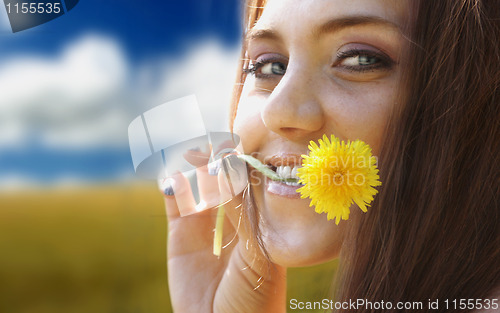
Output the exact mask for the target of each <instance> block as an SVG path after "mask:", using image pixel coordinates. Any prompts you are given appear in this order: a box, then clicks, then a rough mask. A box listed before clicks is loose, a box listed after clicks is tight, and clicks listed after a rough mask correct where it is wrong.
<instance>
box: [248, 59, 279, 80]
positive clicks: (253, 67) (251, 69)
mask: <svg viewBox="0 0 500 313" xmlns="http://www.w3.org/2000/svg"><path fill="white" fill-rule="evenodd" d="M269 63H282V64H285V63H283V59H281V58H275V57H269V58H264V59H262V60H259V61H256V62H255V63H253V64H249V66H248V67H247V68H244V69H243V72H244V73H246V74H250V75H254V76H255V77H256V78H271V77H273V76H276V75H274V74H262V73H259V72H258V71H259V70H260V69H261V68H262V67H263V66H264V65H267V64H269ZM285 67H286V64H285Z"/></svg>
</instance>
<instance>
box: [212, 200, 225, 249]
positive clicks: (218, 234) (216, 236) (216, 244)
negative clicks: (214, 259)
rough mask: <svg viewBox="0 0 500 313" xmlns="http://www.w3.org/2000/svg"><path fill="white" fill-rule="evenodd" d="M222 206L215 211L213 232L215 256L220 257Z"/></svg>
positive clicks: (222, 220) (222, 223)
mask: <svg viewBox="0 0 500 313" xmlns="http://www.w3.org/2000/svg"><path fill="white" fill-rule="evenodd" d="M224 214H225V210H224V206H223V205H221V206H220V207H219V209H218V210H217V219H216V221H215V232H214V250H213V253H214V255H215V256H218V257H220V254H221V250H222V231H223V230H224Z"/></svg>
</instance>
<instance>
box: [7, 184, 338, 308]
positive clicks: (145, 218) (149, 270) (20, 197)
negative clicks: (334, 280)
mask: <svg viewBox="0 0 500 313" xmlns="http://www.w3.org/2000/svg"><path fill="white" fill-rule="evenodd" d="M165 235H166V220H165V214H164V209H163V201H162V197H161V195H159V193H158V192H157V189H156V187H155V185H153V184H151V185H121V186H120V185H116V186H94V187H85V188H78V189H60V190H53V189H47V190H38V191H29V192H22V193H21V192H10V193H6V192H4V193H0V281H1V283H0V312H2V313H35V312H36V313H59V312H61V313H63V312H64V313H143V312H144V313H146V312H147V313H156V312H162V313H168V312H171V309H170V301H169V298H168V286H167V271H166V263H165V259H166V236H165ZM335 265H336V263H335V262H333V263H330V264H326V265H321V266H316V267H312V268H304V269H291V270H290V271H289V281H288V287H289V288H288V297H289V298H296V299H298V300H299V301H306V300H308V301H313V300H317V301H320V300H321V299H322V298H323V297H326V296H328V294H327V288H328V286H329V284H330V281H331V277H332V275H333V271H334V268H335ZM293 312H297V311H293ZM307 312H313V311H307Z"/></svg>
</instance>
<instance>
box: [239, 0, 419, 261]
mask: <svg viewBox="0 0 500 313" xmlns="http://www.w3.org/2000/svg"><path fill="white" fill-rule="evenodd" d="M408 11H409V9H408V5H407V2H406V1H403V0H270V1H268V4H267V5H266V7H265V9H264V13H263V15H262V17H261V18H260V19H259V21H258V22H257V23H256V25H255V26H254V27H253V28H252V30H251V31H250V32H249V33H248V36H247V40H248V57H249V58H250V59H251V65H250V69H249V70H250V72H252V74H251V75H249V76H248V78H247V80H246V82H245V88H244V91H243V94H242V97H241V101H240V103H239V107H238V115H237V117H236V120H235V128H234V130H235V132H236V133H237V134H238V135H240V137H241V139H242V143H243V148H244V151H245V153H247V154H248V153H252V154H253V155H254V156H256V157H257V158H259V159H260V160H261V161H262V162H263V163H266V164H269V165H270V166H272V168H273V169H275V170H277V171H278V172H279V173H280V174H281V175H286V174H283V173H291V174H293V173H295V171H294V167H298V166H300V164H301V159H300V155H301V154H307V152H308V149H307V147H308V143H309V141H311V140H315V141H317V139H319V138H320V137H322V135H323V134H326V135H328V136H329V135H331V134H333V135H335V136H336V137H339V138H340V139H341V140H348V139H349V140H356V139H360V140H363V141H365V142H366V143H367V144H369V145H370V146H371V147H372V149H373V152H374V154H375V155H378V153H379V151H380V144H381V141H382V139H383V136H384V133H383V131H384V127H385V125H386V122H387V120H388V116H389V114H390V112H391V110H392V108H393V107H394V105H396V103H395V102H396V97H397V92H398V83H399V80H400V67H399V65H398V63H399V61H400V60H399V58H400V53H401V49H402V47H403V43H404V39H403V36H402V32H401V28H402V25H403V23H404V22H405V21H406V20H407V19H408ZM251 176H252V183H253V191H254V198H255V201H256V203H257V206H258V207H259V211H260V214H261V217H262V221H261V225H260V226H261V229H262V233H263V239H264V242H265V244H266V247H267V249H268V252H269V253H270V256H271V258H272V260H273V261H274V262H276V263H278V264H281V265H284V266H305V265H311V264H314V263H319V262H322V261H326V260H329V259H332V258H334V257H336V256H337V254H338V252H339V248H340V245H341V244H342V240H343V233H344V232H345V226H346V224H347V223H349V222H351V221H341V222H340V224H339V225H338V226H337V225H335V223H334V221H333V220H331V221H328V220H327V218H326V214H322V215H320V214H317V213H316V212H315V211H314V208H311V207H309V200H308V199H300V198H299V194H298V193H296V189H297V188H298V187H297V186H289V185H286V184H283V183H276V182H272V181H269V180H266V179H264V177H262V176H261V175H259V174H258V173H252V175H251ZM354 214H361V213H360V210H359V209H358V208H357V207H354V206H353V207H351V216H352V215H354Z"/></svg>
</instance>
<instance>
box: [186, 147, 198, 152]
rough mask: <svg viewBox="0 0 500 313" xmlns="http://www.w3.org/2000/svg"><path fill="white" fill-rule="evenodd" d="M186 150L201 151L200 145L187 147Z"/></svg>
mask: <svg viewBox="0 0 500 313" xmlns="http://www.w3.org/2000/svg"><path fill="white" fill-rule="evenodd" d="M188 150H189V151H193V152H200V151H201V149H200V147H194V148H189V149H188Z"/></svg>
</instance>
